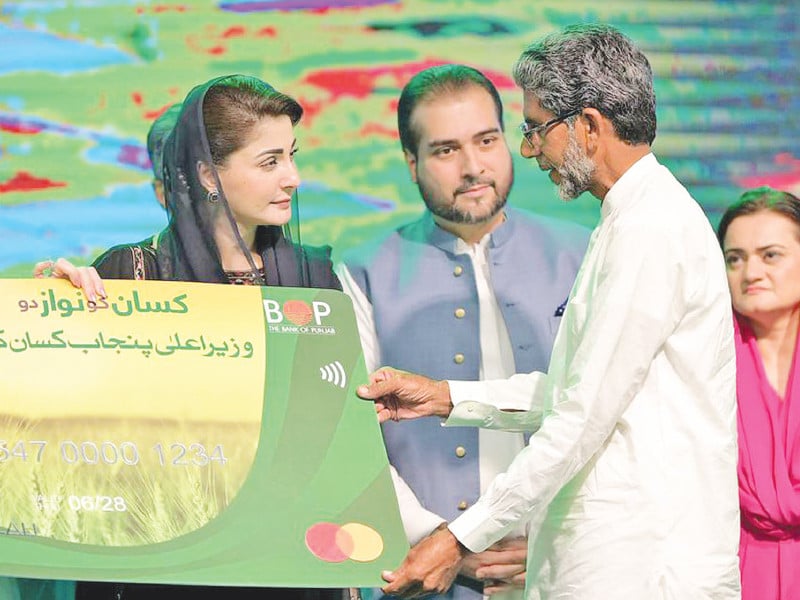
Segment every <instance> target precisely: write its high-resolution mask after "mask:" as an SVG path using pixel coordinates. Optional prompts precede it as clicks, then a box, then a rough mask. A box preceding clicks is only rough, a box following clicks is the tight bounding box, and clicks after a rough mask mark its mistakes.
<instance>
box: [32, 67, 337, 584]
mask: <svg viewBox="0 0 800 600" xmlns="http://www.w3.org/2000/svg"><path fill="white" fill-rule="evenodd" d="M302 114H303V109H302V108H301V107H300V105H299V104H298V103H297V102H296V101H295V100H293V99H292V98H290V97H289V96H286V95H285V94H282V93H280V92H278V91H276V90H275V89H274V88H272V87H271V86H269V85H268V84H266V83H264V82H263V81H261V80H259V79H257V78H255V77H247V76H242V75H231V76H226V77H220V78H217V79H213V80H211V81H209V82H207V83H205V84H203V85H201V86H198V87H196V88H194V89H193V90H192V91H191V92H190V93H189V95H188V96H187V97H186V100H185V101H184V103H183V110H182V111H181V115H180V117H179V119H178V123H177V124H176V125H175V128H174V129H173V131H172V132H171V133H170V134H169V136H168V138H167V140H166V142H165V146H164V156H163V162H164V173H163V175H164V185H165V191H166V200H167V211H168V214H169V217H170V220H169V225H168V226H167V227H166V229H164V230H163V231H162V232H161V233H159V234H157V235H155V236H153V237H151V238H148V239H146V240H144V241H142V242H138V243H135V244H123V245H121V246H116V247H114V248H111V249H110V250H108V251H106V252H105V253H104V254H102V255H101V256H100V257H99V258H98V259H97V260H96V261H95V262H94V264H93V266H92V267H75V266H74V265H72V264H70V263H69V262H68V261H65V260H63V259H59V260H58V261H57V262H56V263H50V262H44V263H39V264H38V265H37V267H36V273H37V274H39V275H41V274H42V273H43V272H44V271H45V270H47V269H50V270H51V271H52V275H53V276H56V277H63V278H68V279H70V280H71V281H72V282H73V284H75V285H78V286H80V287H82V288H83V289H84V293H85V295H86V297H87V298H88V299H90V300H92V299H95V298H96V297H97V296H105V291H104V289H103V283H102V279H103V278H108V279H156V280H171V281H197V282H206V283H232V284H249V285H273V286H294V287H317V288H332V289H341V286H340V284H339V281H338V279H337V278H336V275H335V274H334V273H333V270H332V265H331V261H330V248H329V247H324V248H312V247H307V246H305V247H304V246H302V245H300V244H299V242H298V241H297V240H296V239H294V240H293V237H294V238H297V234H296V233H295V234H294V236H293V235H292V231H291V230H292V229H293V227H291V225H292V224H294V225H295V227H294V229H295V232H296V231H298V230H299V227H297V226H296V225H297V219H296V215H297V211H296V207H294V206H293V205H294V203H295V202H296V194H295V191H296V189H297V186H298V185H299V184H300V177H299V175H298V172H297V167H296V166H295V163H294V155H295V152H297V142H296V140H295V137H294V133H293V127H294V125H296V124H297V122H298V121H299V120H300V117H301V116H302ZM264 543H265V544H269V543H270V540H264ZM349 597H350V591H349V590H341V589H321V590H315V589H275V588H221V587H200V586H177V585H145V584H126V583H92V582H79V583H78V587H77V593H76V600H140V599H144V600H167V599H169V600H182V599H184V598H185V599H189V598H191V599H193V600H196V599H206V598H208V599H211V598H220V599H227V598H231V599H234V600H245V599H246V600H250V599H254V598H260V599H278V598H280V599H287V600H293V599H298V600H334V599H335V600H341V599H342V598H349Z"/></svg>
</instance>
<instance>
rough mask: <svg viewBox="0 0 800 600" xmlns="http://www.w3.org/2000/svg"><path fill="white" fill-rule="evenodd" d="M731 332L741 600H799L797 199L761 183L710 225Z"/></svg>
mask: <svg viewBox="0 0 800 600" xmlns="http://www.w3.org/2000/svg"><path fill="white" fill-rule="evenodd" d="M719 240H720V243H721V244H722V249H723V252H724V253H725V262H726V264H727V271H728V284H729V286H730V290H731V297H732V300H733V308H734V315H735V320H736V323H735V326H736V333H735V335H736V368H737V377H736V379H737V401H738V429H739V500H740V503H741V515H742V517H741V518H742V528H741V542H740V546H739V562H740V566H741V573H742V598H743V600H756V599H757V600H790V599H797V598H800V353H798V352H797V342H798V335H797V333H798V328H799V327H800V200H798V198H796V197H795V196H793V195H792V194H789V193H786V192H780V191H776V190H773V189H770V188H767V187H763V188H758V189H755V190H751V191H748V192H746V193H745V194H743V195H742V197H741V198H740V199H739V201H738V202H737V203H736V204H734V205H733V206H731V207H730V208H728V210H727V211H726V212H725V214H724V215H723V217H722V220H721V221H720V225H719Z"/></svg>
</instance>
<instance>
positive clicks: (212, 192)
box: [206, 190, 219, 204]
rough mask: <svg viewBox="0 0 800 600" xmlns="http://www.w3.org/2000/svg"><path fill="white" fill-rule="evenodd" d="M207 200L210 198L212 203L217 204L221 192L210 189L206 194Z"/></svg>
mask: <svg viewBox="0 0 800 600" xmlns="http://www.w3.org/2000/svg"><path fill="white" fill-rule="evenodd" d="M206 200H208V201H209V202H210V203H211V204H216V203H217V202H219V192H218V191H217V190H210V191H209V192H208V193H207V194H206Z"/></svg>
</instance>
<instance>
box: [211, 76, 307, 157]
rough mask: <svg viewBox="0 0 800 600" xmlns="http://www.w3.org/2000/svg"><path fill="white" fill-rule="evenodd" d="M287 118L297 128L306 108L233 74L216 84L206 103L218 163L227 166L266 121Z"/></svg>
mask: <svg viewBox="0 0 800 600" xmlns="http://www.w3.org/2000/svg"><path fill="white" fill-rule="evenodd" d="M284 115H285V116H288V117H289V118H290V119H291V121H292V125H296V124H297V122H298V121H300V118H301V117H302V116H303V108H302V107H301V106H300V104H298V103H297V101H296V100H294V98H291V97H289V96H287V95H286V94H283V93H281V92H279V91H277V90H276V89H275V88H273V87H272V86H271V85H269V84H268V83H265V82H263V81H261V80H260V79H258V78H257V77H250V76H247V75H230V76H228V77H225V78H223V79H221V80H219V81H217V82H216V83H214V84H213V85H212V86H211V87H210V88H209V89H208V90H207V91H206V94H205V98H204V100H203V121H204V123H205V129H206V136H207V137H208V145H209V147H210V149H211V159H212V161H213V162H214V164H215V165H222V164H224V163H225V161H226V160H227V159H228V157H229V156H230V155H231V154H233V153H234V152H236V151H237V150H238V149H239V148H241V147H242V145H243V144H244V143H245V141H246V140H247V138H248V134H249V133H250V130H251V129H252V127H253V126H254V125H255V124H256V123H257V122H258V121H260V120H261V119H262V118H264V117H280V116H284Z"/></svg>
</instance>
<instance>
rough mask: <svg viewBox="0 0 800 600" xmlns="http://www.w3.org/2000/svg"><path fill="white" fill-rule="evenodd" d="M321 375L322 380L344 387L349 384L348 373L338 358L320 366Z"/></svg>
mask: <svg viewBox="0 0 800 600" xmlns="http://www.w3.org/2000/svg"><path fill="white" fill-rule="evenodd" d="M319 376H320V377H321V378H322V381H327V382H328V383H332V384H333V385H335V386H338V387H340V388H342V389H344V388H345V386H346V385H347V373H345V370H344V367H343V366H342V363H340V362H339V361H338V360H335V361H333V362H332V363H328V364H327V365H323V366H321V367H320V368H319Z"/></svg>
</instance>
